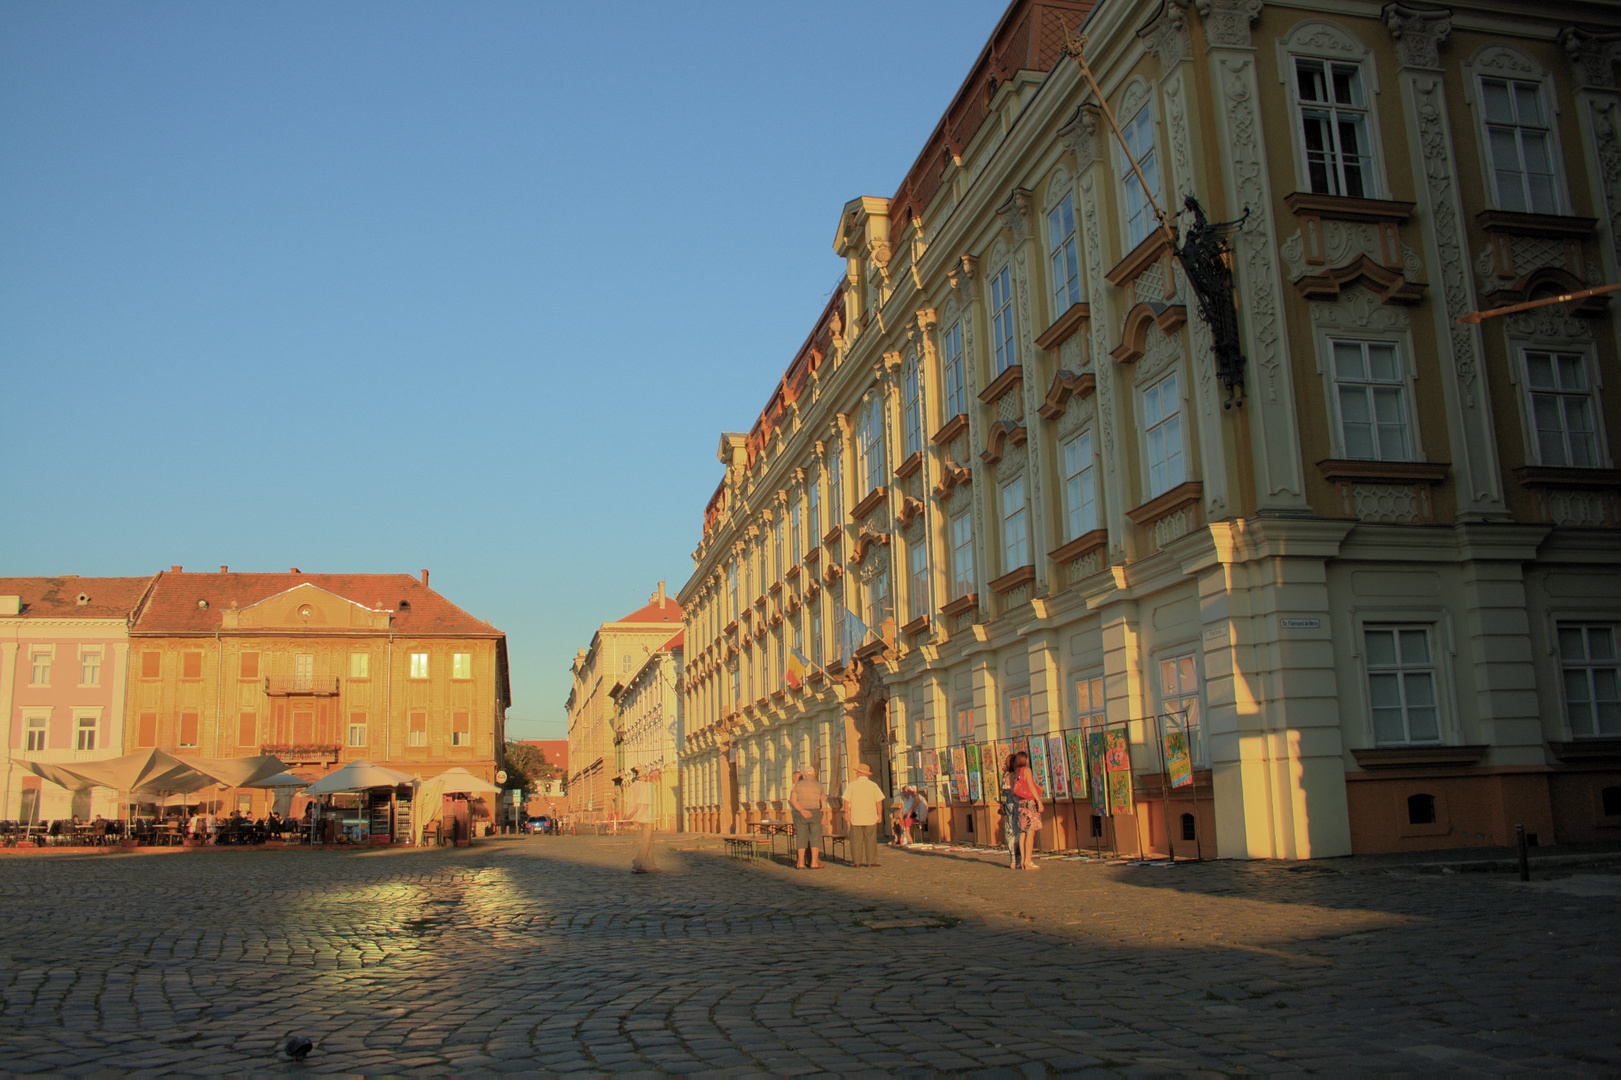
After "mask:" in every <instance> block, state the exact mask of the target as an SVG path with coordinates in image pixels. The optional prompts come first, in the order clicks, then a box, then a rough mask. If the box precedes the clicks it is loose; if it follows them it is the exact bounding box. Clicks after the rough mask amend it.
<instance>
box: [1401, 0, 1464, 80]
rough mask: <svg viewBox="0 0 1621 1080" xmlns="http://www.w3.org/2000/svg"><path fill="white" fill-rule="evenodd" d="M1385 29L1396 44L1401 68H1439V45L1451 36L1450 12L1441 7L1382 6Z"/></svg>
mask: <svg viewBox="0 0 1621 1080" xmlns="http://www.w3.org/2000/svg"><path fill="white" fill-rule="evenodd" d="M1384 16H1385V26H1386V27H1387V28H1388V29H1389V30H1390V37H1391V40H1392V41H1394V42H1395V43H1396V55H1397V56H1398V57H1400V58H1401V63H1402V66H1403V67H1410V68H1439V67H1440V66H1441V42H1443V41H1445V40H1446V39H1447V35H1448V34H1450V33H1452V12H1450V11H1447V10H1446V9H1444V8H1426V9H1420V8H1410V7H1406V6H1404V5H1402V4H1386V5H1385V10H1384Z"/></svg>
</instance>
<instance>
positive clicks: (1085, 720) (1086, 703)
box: [1070, 668, 1109, 731]
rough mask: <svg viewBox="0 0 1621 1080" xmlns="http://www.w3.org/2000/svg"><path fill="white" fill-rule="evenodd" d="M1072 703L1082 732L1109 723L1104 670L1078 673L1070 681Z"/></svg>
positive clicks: (1076, 724) (1077, 725) (1077, 724)
mask: <svg viewBox="0 0 1621 1080" xmlns="http://www.w3.org/2000/svg"><path fill="white" fill-rule="evenodd" d="M1070 702H1071V707H1072V708H1073V709H1074V711H1075V726H1076V727H1079V728H1080V729H1081V730H1082V731H1089V730H1091V729H1093V728H1100V727H1102V726H1104V724H1106V723H1107V722H1108V711H1109V710H1108V701H1107V699H1106V697H1105V696H1104V687H1103V669H1102V668H1094V669H1092V670H1091V671H1087V672H1082V673H1078V674H1076V675H1075V676H1074V677H1073V678H1072V679H1071V680H1070Z"/></svg>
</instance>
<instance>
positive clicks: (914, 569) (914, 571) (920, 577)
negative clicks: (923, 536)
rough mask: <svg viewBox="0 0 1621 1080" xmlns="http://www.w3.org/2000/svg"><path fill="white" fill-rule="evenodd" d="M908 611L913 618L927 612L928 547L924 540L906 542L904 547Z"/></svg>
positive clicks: (918, 617)
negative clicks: (912, 542) (908, 593)
mask: <svg viewBox="0 0 1621 1080" xmlns="http://www.w3.org/2000/svg"><path fill="white" fill-rule="evenodd" d="M906 565H907V569H908V574H907V579H906V580H907V591H908V592H910V593H911V595H910V596H909V597H907V599H908V600H909V601H910V603H909V604H908V605H907V608H908V611H909V613H910V614H911V616H912V618H913V619H920V618H922V617H923V616H924V615H927V614H928V613H929V549H928V545H927V543H926V542H925V541H923V540H919V541H918V542H916V543H914V544H908V545H907V548H906Z"/></svg>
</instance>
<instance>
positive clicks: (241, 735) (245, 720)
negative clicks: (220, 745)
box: [236, 712, 259, 751]
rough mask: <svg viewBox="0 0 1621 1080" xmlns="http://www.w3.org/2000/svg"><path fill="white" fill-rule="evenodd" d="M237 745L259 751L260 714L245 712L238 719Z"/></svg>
mask: <svg viewBox="0 0 1621 1080" xmlns="http://www.w3.org/2000/svg"><path fill="white" fill-rule="evenodd" d="M236 745H237V746H239V747H242V748H244V749H246V748H252V749H254V750H255V751H257V749H258V746H259V715H258V714H257V713H251V712H245V713H243V714H242V715H241V716H240V717H238V718H237V721H236Z"/></svg>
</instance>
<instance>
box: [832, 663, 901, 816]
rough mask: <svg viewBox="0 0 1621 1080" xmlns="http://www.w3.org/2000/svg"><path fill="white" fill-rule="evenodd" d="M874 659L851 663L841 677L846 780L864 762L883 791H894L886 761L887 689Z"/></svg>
mask: <svg viewBox="0 0 1621 1080" xmlns="http://www.w3.org/2000/svg"><path fill="white" fill-rule="evenodd" d="M875 661H876V658H873V659H871V660H863V659H861V658H859V657H857V658H855V659H853V660H852V661H851V662H850V666H849V667H848V668H846V669H845V671H846V674H845V677H844V753H845V770H846V771H845V779H846V781H848V780H849V779H850V778H852V777H854V776H855V772H856V766H858V765H866V766H867V767H868V768H870V769H871V770H872V779H873V782H874V783H876V784H877V785H878V786H879V787H881V788H883V789H884V792H885V794H890V795H892V794H894V789H893V788H892V786H891V784H892V782H893V779H894V778H893V777H892V776H891V775H890V773H891V768H890V760H889V750H890V747H889V690H888V689H887V688H886V687H885V686H884V684H883V681H882V680H881V679H880V677H879V674H878V669H877V664H876V662H875Z"/></svg>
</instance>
